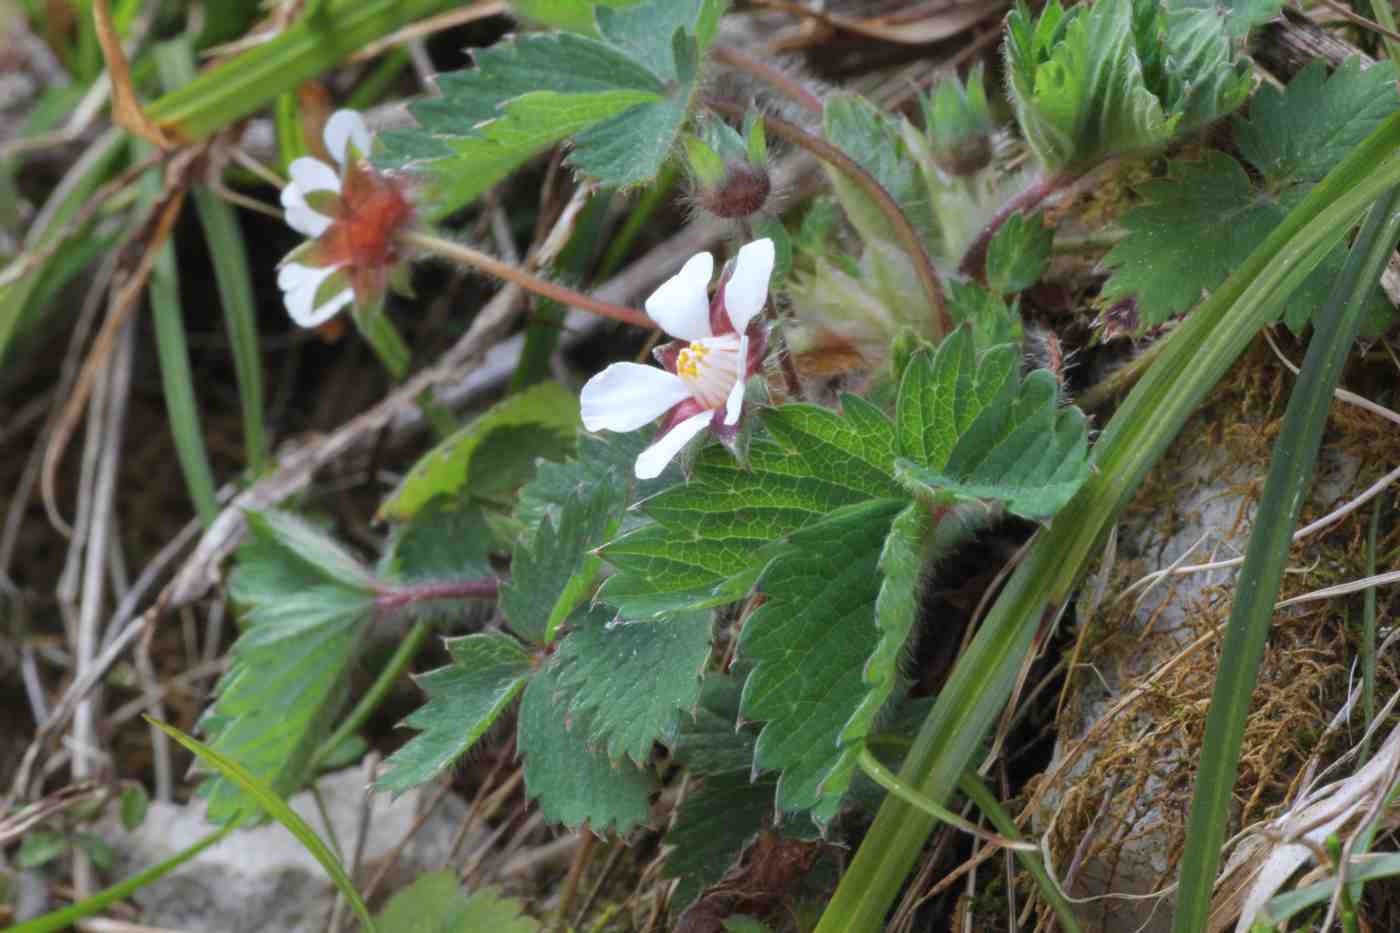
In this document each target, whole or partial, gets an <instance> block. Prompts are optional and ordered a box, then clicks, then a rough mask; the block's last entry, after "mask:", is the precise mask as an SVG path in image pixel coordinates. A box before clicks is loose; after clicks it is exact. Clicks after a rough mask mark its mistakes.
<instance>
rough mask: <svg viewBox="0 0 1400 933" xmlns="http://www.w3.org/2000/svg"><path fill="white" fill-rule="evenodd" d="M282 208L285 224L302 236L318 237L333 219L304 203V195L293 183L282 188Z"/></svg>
mask: <svg viewBox="0 0 1400 933" xmlns="http://www.w3.org/2000/svg"><path fill="white" fill-rule="evenodd" d="M282 209H283V211H284V212H285V213H284V218H285V219H286V221H287V226H289V227H291V228H292V229H293V230H295V231H296V232H297V233H300V234H301V235H302V236H309V237H318V236H320V235H321V234H323V233H325V232H326V228H327V227H329V226H330V225H331V224H332V223H333V221H332V219H331V218H329V217H327V216H326V215H325V214H322V213H321V212H320V211H318V210H316V209H315V208H313V207H312V206H311V205H310V204H307V203H306V196H305V195H303V194H302V193H301V189H300V188H298V187H297V186H296V184H295V183H293V184H290V185H288V186H287V187H285V188H283V189H282Z"/></svg>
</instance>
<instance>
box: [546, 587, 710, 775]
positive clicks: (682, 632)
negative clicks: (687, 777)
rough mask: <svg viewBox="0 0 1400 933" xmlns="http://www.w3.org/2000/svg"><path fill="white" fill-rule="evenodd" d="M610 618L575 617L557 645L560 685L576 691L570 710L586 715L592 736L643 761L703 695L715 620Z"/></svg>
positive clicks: (611, 750) (613, 751)
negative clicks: (620, 621) (628, 621)
mask: <svg viewBox="0 0 1400 933" xmlns="http://www.w3.org/2000/svg"><path fill="white" fill-rule="evenodd" d="M610 618H611V613H608V612H606V611H603V612H599V611H594V612H591V613H589V614H587V615H584V616H582V617H581V618H579V619H578V620H577V623H576V625H575V627H574V630H573V631H572V632H570V633H569V635H568V637H567V638H565V639H564V640H563V641H562V642H561V643H560V645H559V650H558V652H557V655H558V663H559V671H558V677H559V686H560V688H561V689H564V690H569V691H572V692H573V694H574V698H573V702H572V703H571V704H570V706H569V712H570V715H574V716H579V715H582V716H583V717H585V718H586V719H587V720H588V721H589V724H590V731H589V734H588V739H589V741H591V742H596V743H598V745H599V747H605V748H606V749H607V753H608V757H610V758H612V759H614V760H616V759H619V758H621V757H622V756H624V755H626V756H627V757H629V758H631V759H632V760H633V761H634V762H636V763H637V764H638V765H643V764H645V763H646V760H647V758H648V757H650V755H651V746H652V743H653V742H655V741H657V740H660V739H665V738H667V737H669V736H671V735H674V733H675V731H676V728H677V726H678V724H679V719H680V714H681V711H682V710H688V709H690V708H692V707H693V706H694V705H695V704H696V702H698V700H699V699H700V675H701V674H702V673H703V671H704V669H705V665H706V662H708V661H709V659H710V641H711V632H712V630H713V628H714V622H713V620H712V619H711V618H710V614H709V613H705V612H696V613H677V614H675V615H673V616H670V617H668V618H666V619H664V620H661V621H659V622H634V623H632V624H630V625H609V624H608V622H609V619H610Z"/></svg>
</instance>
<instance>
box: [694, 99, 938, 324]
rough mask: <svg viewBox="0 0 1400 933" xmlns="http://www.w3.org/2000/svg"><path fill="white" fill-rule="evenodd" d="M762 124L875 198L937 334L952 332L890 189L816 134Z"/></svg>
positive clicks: (727, 107) (729, 107) (739, 112)
mask: <svg viewBox="0 0 1400 933" xmlns="http://www.w3.org/2000/svg"><path fill="white" fill-rule="evenodd" d="M705 106H707V107H709V108H710V109H711V110H713V111H714V112H715V113H718V114H720V115H722V116H726V117H729V118H731V119H737V120H742V119H743V118H744V109H743V108H742V107H740V106H738V105H737V104H731V103H729V102H728V101H723V100H715V99H713V98H709V99H707V100H706V101H705ZM763 125H764V127H765V129H767V130H769V131H771V132H772V133H773V135H775V136H778V137H780V138H782V139H784V140H786V141H787V142H789V143H792V144H793V145H794V146H799V147H801V148H803V149H806V150H807V151H808V152H810V153H811V154H812V155H814V156H816V157H817V158H818V159H821V160H822V161H823V162H826V163H827V164H828V165H830V166H831V167H832V168H835V169H836V170H837V171H839V172H841V173H842V174H843V175H845V176H846V177H847V178H849V179H851V181H853V182H855V184H856V186H857V187H859V188H860V190H861V191H862V192H864V194H865V196H866V197H868V198H870V200H871V201H873V202H875V205H876V206H877V207H878V208H879V209H880V212H881V213H883V214H884V215H885V219H886V220H888V221H889V222H890V226H891V227H893V228H894V232H895V235H896V236H897V237H899V241H900V243H901V245H903V247H904V250H905V252H907V253H908V254H909V258H910V260H912V261H913V263H914V272H915V274H917V275H918V277H919V283H920V284H921V285H922V286H923V289H924V295H925V296H926V297H927V298H928V303H929V306H930V307H932V308H933V312H934V315H935V317H936V319H937V325H938V329H939V335H940V336H941V335H943V334H948V333H951V332H952V330H953V317H952V315H951V314H949V313H948V302H947V300H946V299H945V298H944V297H943V286H941V285H940V284H939V282H938V273H937V272H936V271H935V270H934V268H933V260H931V259H929V256H928V250H926V249H924V241H923V240H922V239H920V237H919V232H918V231H917V230H915V229H914V225H913V224H911V223H910V222H909V218H908V217H906V216H904V211H902V210H900V209H899V204H898V203H896V201H895V199H894V198H892V197H890V193H889V192H888V191H886V190H885V188H884V186H883V185H881V184H880V182H879V181H878V180H877V179H876V178H875V176H874V175H872V174H870V173H869V172H867V171H866V170H865V169H864V168H862V167H861V165H860V163H858V162H857V161H856V160H855V159H852V158H851V157H850V156H848V155H846V153H844V152H842V151H841V150H840V149H838V148H837V147H836V146H833V145H832V144H831V143H829V142H827V141H826V140H825V139H822V138H821V137H819V136H813V135H812V134H811V133H808V132H807V131H806V130H803V129H802V128H801V127H798V126H796V125H795V124H792V123H789V122H787V121H786V120H783V119H781V118H779V117H774V116H769V115H767V114H765V115H764V117H763Z"/></svg>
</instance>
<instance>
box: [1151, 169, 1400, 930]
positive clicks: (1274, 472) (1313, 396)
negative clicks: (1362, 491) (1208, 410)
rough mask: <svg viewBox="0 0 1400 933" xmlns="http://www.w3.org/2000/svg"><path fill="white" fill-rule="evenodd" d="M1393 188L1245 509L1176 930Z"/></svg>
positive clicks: (1377, 209)
mask: <svg viewBox="0 0 1400 933" xmlns="http://www.w3.org/2000/svg"><path fill="white" fill-rule="evenodd" d="M1397 207H1400V188H1396V189H1393V190H1392V191H1391V192H1389V193H1387V195H1385V196H1384V197H1382V198H1381V199H1380V200H1379V201H1378V202H1376V205H1375V206H1374V207H1373V208H1372V209H1371V213H1370V215H1369V216H1368V217H1367V219H1366V223H1365V225H1364V226H1363V227H1362V230H1361V234H1360V236H1358V237H1357V238H1356V242H1355V243H1354V244H1353V245H1352V249H1351V252H1350V253H1349V254H1348V255H1347V261H1346V265H1345V266H1343V267H1342V274H1341V276H1340V277H1339V278H1338V279H1337V284H1336V285H1335V286H1334V287H1333V289H1332V295H1331V297H1330V299H1329V300H1328V306H1327V307H1326V308H1324V309H1323V312H1322V314H1321V315H1320V316H1317V317H1315V318H1314V326H1315V330H1314V333H1313V337H1312V341H1311V342H1310V343H1309V344H1308V354H1307V356H1306V357H1305V359H1304V361H1303V368H1302V371H1301V372H1300V373H1299V374H1298V383H1297V385H1295V386H1294V388H1293V393H1292V395H1290V396H1289V399H1288V410H1287V411H1286V412H1285V413H1284V416H1283V428H1282V430H1281V431H1280V432H1279V436H1278V441H1277V442H1276V443H1275V444H1274V452H1273V458H1272V459H1271V461H1270V463H1269V476H1268V479H1266V480H1265V482H1264V494H1263V496H1262V497H1261V498H1260V500H1259V509H1258V511H1257V512H1256V513H1255V520H1254V529H1253V530H1252V531H1251V532H1250V535H1249V547H1248V550H1247V551H1246V552H1245V558H1244V565H1243V566H1242V567H1241V568H1240V573H1239V577H1238V579H1237V581H1236V585H1235V601H1234V604H1233V605H1232V606H1231V608H1230V621H1229V623H1228V624H1227V626H1226V629H1225V642H1224V645H1223V647H1222V649H1221V653H1220V669H1219V671H1218V672H1217V674H1216V677H1215V690H1214V692H1213V693H1212V694H1211V700H1210V712H1209V713H1208V714H1207V716H1206V735H1205V741H1204V744H1203V746H1202V748H1201V755H1200V766H1199V770H1198V771H1197V772H1196V788H1195V793H1194V795H1193V797H1192V800H1191V816H1190V818H1189V820H1188V822H1187V824H1186V848H1185V850H1184V852H1183V855H1182V863H1181V875H1180V881H1179V887H1178V888H1177V898H1176V905H1177V906H1176V914H1175V916H1174V917H1173V919H1172V929H1173V930H1175V931H1176V933H1197V931H1200V930H1204V929H1205V928H1206V922H1207V920H1208V919H1209V916H1210V895H1211V890H1212V889H1213V888H1214V886H1215V873H1216V870H1217V869H1218V868H1219V865H1220V851H1221V846H1222V845H1223V844H1224V842H1225V832H1226V830H1227V829H1228V827H1229V825H1230V806H1231V803H1232V800H1233V797H1232V792H1233V790H1234V786H1235V778H1236V777H1237V775H1238V772H1239V760H1240V745H1241V743H1242V742H1243V740H1244V726H1245V719H1246V718H1247V717H1248V716H1249V702H1250V698H1251V697H1252V696H1253V694H1254V686H1255V682H1256V681H1257V679H1258V676H1259V664H1260V662H1261V661H1262V660H1263V658H1264V647H1265V644H1266V643H1267V641H1268V636H1269V621H1270V620H1271V619H1272V618H1273V613H1274V600H1275V599H1276V598H1277V596H1278V588H1279V583H1280V581H1282V579H1283V568H1284V564H1285V563H1286V562H1287V560H1288V551H1289V546H1290V545H1291V543H1292V540H1293V527H1294V525H1295V524H1297V519H1298V509H1299V508H1300V507H1301V504H1302V501H1303V495H1304V493H1305V492H1306V490H1307V486H1308V484H1309V483H1311V482H1312V476H1313V466H1314V465H1315V464H1316V462H1317V451H1318V447H1319V445H1320V444H1321V443H1322V432H1323V429H1324V428H1325V427H1326V425H1327V411H1328V408H1329V407H1330V406H1331V402H1332V392H1333V390H1335V389H1336V388H1337V382H1338V381H1339V380H1340V379H1341V374H1342V364H1343V363H1345V362H1346V355H1347V351H1348V350H1350V349H1351V345H1352V342H1353V341H1355V340H1356V335H1357V332H1358V330H1359V329H1360V327H1361V315H1362V312H1363V311H1364V309H1365V306H1366V300H1367V298H1368V297H1369V296H1370V290H1371V288H1372V287H1373V286H1374V285H1375V282H1376V280H1377V279H1378V278H1379V277H1380V273H1381V270H1382V269H1383V268H1384V267H1385V263H1386V261H1387V260H1388V259H1389V258H1390V254H1391V253H1392V252H1394V250H1395V244H1396V241H1397V240H1400V210H1397V209H1396V208H1397Z"/></svg>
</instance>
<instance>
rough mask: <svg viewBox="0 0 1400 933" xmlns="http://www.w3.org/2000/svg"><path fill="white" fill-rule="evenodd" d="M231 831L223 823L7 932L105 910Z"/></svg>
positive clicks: (36, 929)
mask: <svg viewBox="0 0 1400 933" xmlns="http://www.w3.org/2000/svg"><path fill="white" fill-rule="evenodd" d="M232 831H233V827H232V826H223V827H220V828H219V829H216V830H215V831H214V832H212V833H210V834H209V835H207V836H205V837H204V838H203V839H201V840H199V841H198V842H196V843H195V844H194V845H192V846H190V847H189V848H188V849H184V850H181V851H179V852H176V853H175V854H174V855H172V856H171V857H170V858H168V859H166V860H165V861H163V862H157V863H156V864H154V865H152V866H151V867H150V868H147V869H146V870H145V871H140V872H137V873H136V874H134V875H132V876H131V877H130V878H127V879H125V880H124V881H119V882H118V883H116V884H114V885H112V886H111V887H110V888H105V889H104V890H101V891H98V892H97V893H96V894H94V895H93V896H92V897H89V898H87V899H86V900H82V901H79V902H78V903H76V904H74V905H72V906H71V907H65V908H63V909H62V910H55V911H54V912H53V913H48V914H44V915H43V916H42V917H35V918H34V919H33V920H30V921H28V922H26V923H21V924H20V925H19V926H14V927H9V928H8V931H7V933H53V931H55V930H66V929H68V928H69V927H71V926H73V925H74V924H76V923H77V922H78V921H79V920H82V919H83V918H85V917H91V916H92V915H93V914H96V913H99V912H101V911H103V910H106V909H107V908H108V907H110V906H111V905H112V904H115V903H117V902H118V901H124V900H126V899H127V898H129V897H131V895H133V894H135V893H136V892H137V891H139V890H141V889H142V888H144V887H145V886H146V885H148V884H151V883H152V882H154V881H158V880H160V879H161V878H163V877H165V876H166V875H168V874H170V872H172V871H174V870H175V869H176V868H179V867H180V866H181V865H183V864H185V863H186V862H188V861H189V860H190V859H192V858H194V857H195V856H196V855H198V854H199V853H201V852H203V851H204V850H205V849H207V848H209V847H210V846H212V845H214V844H215V843H216V842H218V841H219V840H220V839H223V838H224V837H225V836H227V835H228V834H229V833H230V832H232Z"/></svg>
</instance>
